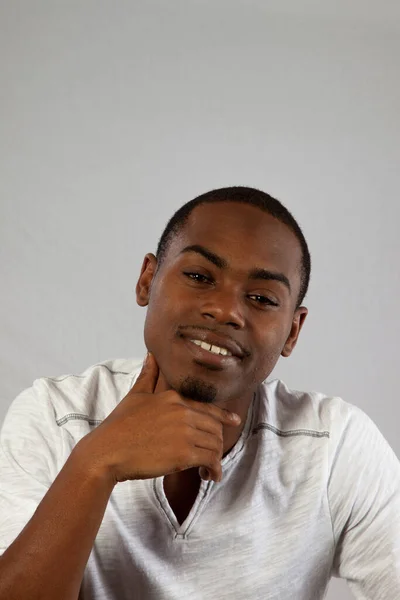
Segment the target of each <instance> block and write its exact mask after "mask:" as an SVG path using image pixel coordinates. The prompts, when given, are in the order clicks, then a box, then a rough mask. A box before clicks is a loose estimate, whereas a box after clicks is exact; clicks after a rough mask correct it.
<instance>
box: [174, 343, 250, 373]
mask: <svg viewBox="0 0 400 600" xmlns="http://www.w3.org/2000/svg"><path fill="white" fill-rule="evenodd" d="M181 339H182V341H183V343H184V344H185V347H186V350H187V351H188V352H189V353H190V354H191V355H192V357H193V358H194V359H195V361H196V362H197V363H198V364H203V365H205V366H206V365H207V366H209V367H210V368H214V369H216V370H218V371H220V370H222V369H226V368H232V367H234V366H236V365H238V363H239V362H240V359H239V358H238V357H237V356H234V355H232V356H229V355H226V356H224V355H223V354H213V353H212V352H210V351H209V350H204V348H202V347H201V346H197V345H196V344H194V343H193V342H192V341H191V339H190V338H189V337H186V336H182V337H181ZM193 339H199V338H194V337H193ZM204 341H205V340H204Z"/></svg>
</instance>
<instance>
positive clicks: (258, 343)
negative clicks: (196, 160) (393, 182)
mask: <svg viewBox="0 0 400 600" xmlns="http://www.w3.org/2000/svg"><path fill="white" fill-rule="evenodd" d="M300 265H301V248H300V244H299V242H298V240H297V238H296V236H295V235H294V233H292V231H291V230H290V229H289V228H288V227H287V226H286V225H284V224H283V223H281V222H280V221H278V220H277V219H275V218H273V217H271V216H270V215H269V214H267V213H265V212H264V211H262V210H261V209H258V208H256V207H254V206H248V205H244V204H240V203H230V202H229V203H228V202H226V203H225V202H219V203H214V204H203V205H200V206H198V207H196V208H195V209H194V210H193V212H192V213H191V215H190V217H189V220H188V222H187V224H186V225H185V226H184V228H183V230H182V231H181V232H180V233H179V234H178V236H176V237H175V238H174V239H173V241H172V242H171V244H170V246H169V248H168V251H167V254H166V256H165V259H164V260H163V262H162V264H161V265H159V267H158V268H157V261H156V259H155V257H154V255H151V254H148V255H146V257H145V259H144V263H143V267H142V272H141V275H140V278H139V281H138V285H137V301H138V304H140V305H141V306H146V305H147V306H148V309H147V316H146V321H145V327H144V337H145V343H146V346H147V348H148V349H149V350H151V352H152V353H153V354H154V356H155V358H156V360H157V363H158V365H159V367H160V371H161V373H162V376H163V377H164V378H165V382H166V384H167V385H168V386H170V387H172V388H173V389H176V390H178V391H179V392H180V393H183V394H184V395H188V396H191V397H193V398H194V399H198V400H203V401H215V402H217V403H218V404H219V405H221V406H224V405H226V404H229V401H232V400H238V399H239V398H249V396H252V394H253V392H254V390H255V388H256V386H257V384H259V383H260V382H261V381H263V380H264V379H265V378H266V377H268V376H269V374H270V373H271V371H272V370H273V368H274V366H275V364H276V362H277V360H278V358H279V356H280V355H281V354H282V355H284V356H289V354H290V353H291V351H292V349H293V348H294V345H295V344H296V341H297V337H298V334H299V331H300V329H301V326H302V324H303V321H304V319H305V317H306V314H307V309H305V308H300V309H297V310H296V303H297V298H298V293H299V288H300ZM200 344H203V345H202V346H201V345H200ZM206 344H208V346H207V345H206ZM210 346H212V347H210Z"/></svg>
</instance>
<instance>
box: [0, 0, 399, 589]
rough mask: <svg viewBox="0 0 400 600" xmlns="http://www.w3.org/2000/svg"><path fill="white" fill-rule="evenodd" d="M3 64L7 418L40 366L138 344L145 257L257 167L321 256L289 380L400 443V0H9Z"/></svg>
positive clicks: (58, 370)
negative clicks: (139, 283)
mask: <svg viewBox="0 0 400 600" xmlns="http://www.w3.org/2000/svg"><path fill="white" fill-rule="evenodd" d="M0 68H1V71H0V102H1V124H0V200H1V214H0V237H1V240H0V241H1V271H0V282H1V294H0V308H1V310H0V319H1V321H0V332H1V336H0V375H1V378H0V387H1V390H0V421H2V419H3V417H4V415H5V412H6V410H7V408H8V406H9V404H10V403H11V401H12V400H13V398H14V397H15V396H16V394H17V393H18V392H19V391H21V390H22V389H23V388H25V387H27V386H29V385H31V383H32V381H33V380H34V379H35V378H37V377H40V376H50V375H61V374H64V373H79V372H80V371H82V370H83V369H85V368H86V367H88V366H89V365H91V364H94V363H96V362H98V361H101V360H104V359H107V358H111V357H128V356H134V357H141V356H142V354H143V351H144V345H143V340H142V327H143V318H144V315H145V312H144V309H141V308H139V307H137V306H136V304H135V297H134V288H135V284H136V279H137V276H138V272H139V269H140V266H141V262H142V258H143V255H144V254H145V253H146V252H148V251H154V250H155V247H156V243H157V240H158V237H159V235H160V233H161V230H162V228H163V227H164V225H165V223H166V221H167V220H168V218H169V217H170V216H171V214H172V213H173V211H174V210H175V209H177V208H178V207H179V206H180V205H181V204H183V203H184V202H186V201H187V200H189V199H191V198H192V197H194V196H195V195H197V194H199V193H202V192H205V191H207V190H209V189H211V188H214V187H219V186H226V185H249V186H254V187H259V188H261V189H263V190H265V191H267V192H269V193H270V194H273V195H275V196H277V197H278V198H279V199H280V200H281V201H282V202H283V203H284V204H286V205H287V206H288V208H289V209H290V210H291V211H292V212H293V213H294V215H295V216H296V217H297V219H298V221H299V223H300V225H301V226H302V227H303V229H304V232H305V235H306V237H307V240H308V242H309V245H310V249H311V252H312V257H313V275H312V282H311V288H310V292H309V295H308V297H307V301H306V305H307V306H308V308H309V310H310V313H309V317H308V320H307V322H306V325H305V327H304V330H303V332H302V335H301V339H300V341H299V344H298V347H297V349H296V351H295V352H294V354H293V356H292V357H291V358H290V359H281V362H280V363H279V364H278V366H277V368H276V370H275V371H274V373H273V377H280V378H282V379H284V380H285V381H286V383H287V384H288V385H290V386H292V387H294V388H297V389H306V390H319V391H323V392H325V393H328V394H332V395H339V396H342V397H343V398H344V399H346V400H347V401H349V402H352V403H354V404H357V405H358V406H360V407H361V408H362V409H364V410H365V411H366V412H367V413H368V414H369V415H370V416H371V417H372V418H373V420H374V421H375V422H376V423H377V425H378V426H379V428H380V429H381V431H382V432H383V434H384V435H385V437H386V438H387V439H388V441H389V442H390V444H391V445H392V447H393V448H394V450H395V451H396V453H397V454H398V455H399V454H400V442H399V436H398V421H399V416H400V409H399V399H398V391H397V384H398V372H399V366H398V340H399V337H400V325H399V296H400V275H399V267H398V263H399V258H400V237H399V226H398V223H399V219H400V205H399V192H400V169H399V158H400V156H399V134H400V110H399V107H400V83H399V72H400V4H399V3H398V2H395V1H393V2H391V1H390V0H386V1H385V0H381V1H380V2H378V1H375V2H371V1H370V2H368V1H366V0H363V1H361V0H357V1H355V0H354V1H351V0H336V1H335V2H330V3H328V2H318V1H317V0H315V1H313V0H276V1H267V0H260V1H251V0H246V1H238V0H229V1H228V0H226V1H222V0H221V1H218V0H213V1H206V0H203V1H193V0H192V1H191V0H184V1H183V0H182V1H174V0H171V1H169V2H165V1H164V2H162V1H160V2H151V1H147V2H137V1H136V2H135V1H132V0H131V1H126V0H119V1H118V2H111V1H109V2H106V1H104V0H102V1H101V0H96V1H94V0H93V1H92V0H79V2H78V1H72V0H71V1H64V2H62V1H56V0H46V1H44V0H34V1H31V0H26V1H21V0H13V1H12V2H10V1H8V2H7V1H5V0H3V1H1V2H0ZM244 250H245V249H244ZM0 485H1V484H0ZM346 590H347V587H346V586H345V584H344V583H343V582H337V581H333V583H332V586H331V588H330V590H329V594H328V598H329V600H347V599H348V598H350V595H349V592H347V591H346Z"/></svg>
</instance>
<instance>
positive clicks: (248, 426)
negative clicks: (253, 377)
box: [152, 394, 258, 539]
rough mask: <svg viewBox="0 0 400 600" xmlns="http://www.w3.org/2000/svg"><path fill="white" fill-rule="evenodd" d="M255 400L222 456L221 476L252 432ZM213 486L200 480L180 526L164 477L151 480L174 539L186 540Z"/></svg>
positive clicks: (212, 483) (213, 483) (157, 500)
mask: <svg viewBox="0 0 400 600" xmlns="http://www.w3.org/2000/svg"><path fill="white" fill-rule="evenodd" d="M257 400H258V398H257V394H254V398H253V402H252V403H251V405H250V407H249V410H248V413H247V418H246V423H245V426H244V427H243V431H242V433H241V435H240V438H239V439H238V441H237V442H236V444H235V445H234V447H233V448H232V449H231V451H230V452H229V453H228V454H227V455H226V456H224V458H223V459H222V461H221V467H222V475H224V473H225V472H226V471H227V470H228V469H229V468H231V467H232V465H233V464H234V463H235V462H236V461H237V460H238V459H239V457H240V454H241V453H242V451H243V449H244V446H245V444H246V441H247V439H248V437H249V435H250V433H251V431H252V428H253V417H254V414H255V413H256V410H255V404H256V402H257ZM223 481H224V478H222V481H221V482H220V483H218V484H217V485H223ZM215 485H216V483H215V481H204V480H201V482H200V487H199V492H198V494H197V497H196V500H195V501H194V503H193V506H192V508H191V509H190V511H189V514H188V516H187V517H186V519H185V520H184V521H183V522H182V524H180V523H179V522H178V520H177V518H176V516H175V513H174V511H173V510H172V508H171V507H170V505H169V502H168V500H167V497H166V495H165V491H164V477H156V478H155V479H153V480H152V487H153V492H154V495H155V498H156V502H157V505H158V507H159V509H160V511H161V513H162V514H163V515H164V517H165V518H166V519H167V521H168V523H169V525H170V527H171V528H172V530H173V533H174V537H175V539H186V538H187V537H188V535H189V533H190V532H191V530H192V529H193V526H194V525H195V523H196V521H197V519H198V518H199V516H200V514H201V513H202V512H203V510H204V508H205V506H206V504H207V502H208V500H209V498H210V495H211V492H212V490H213V488H214V486H215Z"/></svg>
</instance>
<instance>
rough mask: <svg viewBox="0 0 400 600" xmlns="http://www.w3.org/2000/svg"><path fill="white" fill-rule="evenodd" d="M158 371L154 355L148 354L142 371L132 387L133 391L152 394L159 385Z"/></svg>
mask: <svg viewBox="0 0 400 600" xmlns="http://www.w3.org/2000/svg"><path fill="white" fill-rule="evenodd" d="M158 370H159V369H158V364H157V362H156V359H155V358H154V354H152V353H151V352H148V353H147V356H146V358H145V359H144V362H143V365H142V370H141V371H140V373H139V375H138V378H137V379H136V381H135V383H134V385H133V387H132V391H133V392H143V393H147V394H152V393H153V392H154V390H155V387H156V384H157V379H158Z"/></svg>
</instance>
